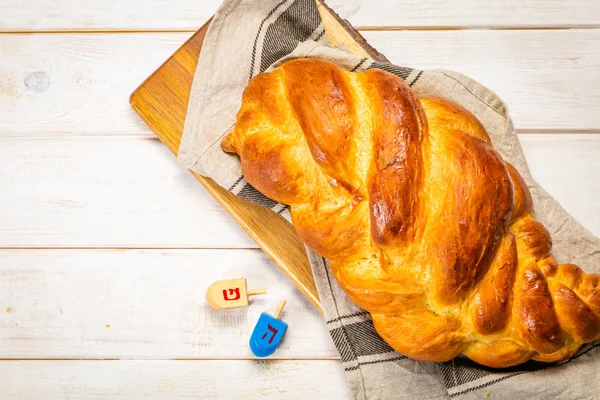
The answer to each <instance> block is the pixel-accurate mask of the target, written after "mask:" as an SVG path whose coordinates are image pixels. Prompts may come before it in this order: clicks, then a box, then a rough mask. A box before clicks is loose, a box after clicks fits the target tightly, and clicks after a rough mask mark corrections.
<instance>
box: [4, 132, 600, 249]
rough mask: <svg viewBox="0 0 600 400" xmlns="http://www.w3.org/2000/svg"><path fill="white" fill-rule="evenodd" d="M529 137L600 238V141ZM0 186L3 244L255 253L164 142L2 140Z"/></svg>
mask: <svg viewBox="0 0 600 400" xmlns="http://www.w3.org/2000/svg"><path fill="white" fill-rule="evenodd" d="M82 134H84V133H83V132H82ZM520 137H521V142H522V144H523V146H524V148H525V153H526V155H527V158H528V161H529V164H530V167H531V170H532V171H533V175H534V177H535V178H536V179H537V180H538V181H539V182H540V183H541V184H542V185H543V186H544V187H545V188H546V189H547V190H548V191H549V192H550V193H552V194H553V195H555V196H556V197H557V198H558V200H559V201H560V202H561V204H563V205H564V206H565V207H566V208H567V210H569V211H570V212H571V213H573V214H574V215H575V216H576V217H577V218H579V219H580V220H581V221H582V222H583V223H584V224H585V225H586V226H587V227H588V228H589V229H591V230H592V231H593V232H595V233H596V234H597V235H600V219H599V218H600V213H598V209H597V205H598V204H600V197H599V196H600V180H598V179H597V176H598V174H599V173H600V166H599V165H598V163H599V162H600V161H599V160H600V158H599V157H598V154H600V134H577V135H575V134H538V133H532V134H522V135H520ZM0 187H1V188H2V195H1V196H0V221H2V222H1V223H0V247H117V248H130V247H137V248H139V247H142V248H149V247H150V248H151V247H171V248H178V247H193V248H198V247H223V246H226V247H228V248H247V247H252V248H255V247H256V245H255V244H254V242H252V241H251V240H249V239H248V238H247V237H246V235H245V234H244V233H243V232H242V230H241V229H240V228H239V227H238V226H237V225H236V224H235V223H234V221H233V220H232V219H231V217H229V216H228V215H227V213H226V212H225V211H224V210H223V209H222V208H221V207H220V206H219V205H218V204H217V203H216V202H215V201H214V200H213V199H212V198H210V196H208V195H207V193H206V192H205V191H204V190H203V189H202V188H201V187H199V186H198V184H197V182H196V181H195V179H194V178H193V177H191V176H190V174H188V172H187V171H185V170H183V169H182V168H179V167H178V166H177V165H176V163H175V160H174V158H173V156H172V155H171V154H170V153H169V152H168V150H166V149H165V148H164V146H163V145H162V144H161V143H160V142H159V141H158V140H150V139H144V138H134V137H88V136H85V134H84V136H83V137H79V138H76V139H74V138H62V139H61V138H37V139H26V138H10V139H1V140H0Z"/></svg>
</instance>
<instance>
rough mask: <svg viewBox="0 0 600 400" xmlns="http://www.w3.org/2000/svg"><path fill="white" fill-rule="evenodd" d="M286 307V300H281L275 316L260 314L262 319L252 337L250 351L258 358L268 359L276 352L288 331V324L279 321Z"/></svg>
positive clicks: (259, 320)
mask: <svg viewBox="0 0 600 400" xmlns="http://www.w3.org/2000/svg"><path fill="white" fill-rule="evenodd" d="M283 306H285V300H281V302H280V303H279V305H278V306H277V310H275V314H273V315H269V314H267V313H262V314H260V318H259V319H258V322H257V323H256V326H255V327H254V331H252V336H250V349H251V350H252V352H253V353H254V355H255V356H256V357H266V356H269V355H271V354H273V353H274V352H275V349H277V346H279V342H281V339H282V338H283V334H284V333H285V330H286V329H287V324H286V323H285V322H283V321H282V320H280V319H279V315H280V314H281V311H282V310H283Z"/></svg>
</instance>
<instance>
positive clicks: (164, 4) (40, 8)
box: [0, 0, 600, 399]
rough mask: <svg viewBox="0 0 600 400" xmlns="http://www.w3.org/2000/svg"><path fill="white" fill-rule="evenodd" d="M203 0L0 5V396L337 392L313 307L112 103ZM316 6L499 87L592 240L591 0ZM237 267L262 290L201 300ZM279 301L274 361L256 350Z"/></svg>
mask: <svg viewBox="0 0 600 400" xmlns="http://www.w3.org/2000/svg"><path fill="white" fill-rule="evenodd" d="M219 3H220V0H201V1H197V0H196V1H191V0H168V1H167V0H145V1H141V0H107V1H103V2H93V1H75V0H44V1H43V2H42V1H38V0H4V1H2V2H0V358H3V359H9V360H10V361H6V360H5V361H0V387H1V388H2V389H1V391H0V397H1V398H19V399H39V398H45V399H88V398H102V399H117V398H126V399H129V398H142V397H143V398H151V399H172V398H215V397H221V398H255V397H266V398H286V399H287V398H316V397H325V398H335V399H337V398H349V397H350V393H349V392H348V388H347V385H346V383H345V379H344V375H343V370H342V368H341V365H340V363H339V361H337V360H333V359H335V358H337V355H336V352H335V349H334V348H333V345H332V343H331V340H330V338H329V336H328V334H327V331H326V328H325V325H324V322H323V320H322V317H321V316H319V315H318V314H317V312H316V311H315V310H314V309H313V308H312V306H311V305H310V304H309V303H308V302H307V301H306V300H305V299H304V298H303V297H302V295H301V294H299V293H298V291H297V290H296V289H295V288H294V287H293V285H292V284H291V283H289V282H288V281H287V279H286V278H285V277H284V276H283V274H282V273H280V272H279V270H278V269H277V268H276V267H274V266H273V265H272V263H271V262H270V261H269V260H268V259H267V258H266V257H265V256H264V255H263V254H262V253H261V252H260V251H259V250H256V245H255V244H254V243H253V242H252V241H251V240H249V239H248V238H247V237H246V235H245V234H244V233H243V232H242V231H241V229H240V228H238V227H237V226H236V225H235V223H234V222H232V221H231V219H230V217H229V216H228V215H227V214H226V213H225V212H224V211H223V210H221V209H220V207H219V206H218V204H216V202H215V201H214V200H212V198H210V196H208V195H207V194H206V193H205V192H204V190H203V189H202V188H201V187H200V186H199V185H198V183H197V182H196V181H195V180H194V179H193V178H192V177H191V176H190V175H189V174H188V173H187V172H186V171H182V170H181V169H180V168H178V167H177V166H176V164H175V160H174V158H173V156H172V155H171V154H170V153H169V152H168V150H167V149H166V148H164V146H163V145H162V144H160V143H159V142H158V140H156V139H151V138H152V133H151V132H150V130H149V129H148V128H147V127H146V126H145V125H144V124H143V123H142V122H141V121H140V120H139V119H138V118H137V116H136V115H135V114H134V113H133V111H131V109H130V108H129V105H128V96H129V94H130V93H131V92H132V91H133V90H134V89H135V87H137V86H138V85H139V84H140V83H141V82H142V81H143V80H144V79H145V78H146V77H147V76H148V75H149V74H150V73H151V72H152V71H153V70H155V69H156V68H157V67H158V66H159V65H160V64H161V63H162V62H163V61H164V59H166V58H167V57H168V56H169V55H170V54H171V53H172V52H173V51H174V50H175V49H176V48H177V47H179V46H180V45H181V44H182V43H183V42H184V41H185V40H186V39H187V38H188V37H189V36H190V34H191V32H192V31H194V30H196V29H197V28H198V27H199V26H200V25H202V24H203V23H204V22H205V21H206V20H207V19H208V18H209V17H210V16H211V15H212V14H213V12H214V10H216V8H217V7H218V4H219ZM328 3H329V4H330V5H331V6H333V7H334V8H335V9H336V10H337V11H338V12H339V13H340V15H342V16H343V17H345V18H348V19H349V20H350V21H351V22H352V23H353V24H354V25H355V26H359V27H363V28H365V30H364V31H363V34H364V36H365V37H366V38H367V39H368V41H369V42H370V43H371V44H373V45H374V46H375V47H377V48H378V49H379V50H380V51H382V52H383V53H384V54H386V55H387V56H388V57H389V58H390V59H391V60H392V61H394V62H396V63H400V64H407V65H410V66H413V67H418V68H447V69H454V70H456V71H458V72H462V73H465V74H468V75H470V76H472V77H474V78H476V79H477V80H479V81H480V82H482V83H483V84H485V85H487V86H488V87H490V88H491V89H493V90H494V91H496V92H497V93H498V94H499V95H500V96H502V98H503V99H504V100H505V101H506V102H507V104H508V106H509V108H510V110H511V114H512V116H513V118H514V120H515V124H516V126H517V129H519V131H520V132H522V133H525V134H521V135H520V138H521V141H522V144H523V147H524V149H525V153H526V156H527V158H528V161H529V164H530V168H531V170H532V173H533V175H534V178H536V179H537V181H538V182H539V183H540V184H542V186H544V187H545V188H546V190H548V191H549V192H550V193H551V194H552V195H554V196H555V197H556V198H557V200H558V201H559V202H561V204H563V206H565V208H566V209H567V210H568V211H569V212H571V213H572V214H573V215H574V216H575V217H576V218H578V219H579V220H580V221H581V222H582V223H583V224H584V225H585V226H586V227H587V228H589V229H590V230H591V231H592V232H594V233H595V234H597V235H600V213H599V212H598V204H600V179H598V178H597V177H598V174H599V173H600V157H598V155H599V154H600V113H598V111H599V109H600V100H599V99H600V72H599V71H600V53H598V51H597V49H598V48H599V45H600V29H599V28H600V2H598V1H596V0H569V1H563V0H531V1H527V2H523V1H520V0H497V1H492V2H490V1H485V2H484V1H480V0H458V1H451V0H437V1H434V2H427V1H418V0H381V1H377V2H373V1H367V0H329V1H328ZM404 28H407V29H409V30H402V29H404ZM454 28H461V29H463V28H476V29H475V30H472V29H467V30H464V29H463V30H453V29H454ZM504 28H510V29H508V30H505V29H504ZM512 28H561V29H550V30H547V29H533V30H532V29H512ZM563 28H564V29H563ZM575 28H576V29H575ZM47 31H53V32H55V33H43V32H47ZM88 31H110V32H111V33H110V34H109V33H103V32H97V33H93V34H90V33H84V32H88ZM171 31H186V32H179V33H178V32H171ZM2 32H4V33H2ZM6 32H12V33H6ZM15 32H22V33H15ZM30 32H37V33H35V34H29V33H30ZM40 32H41V33H40ZM548 132H552V133H551V134H550V133H548ZM238 276H245V277H247V278H248V281H249V284H250V285H251V286H254V285H255V284H256V285H258V284H259V283H261V285H260V286H263V285H264V286H267V288H268V289H269V294H268V295H267V296H263V297H256V298H255V299H253V301H254V303H253V304H252V305H251V307H250V308H248V309H238V310H228V311H224V312H223V311H222V312H218V313H217V312H215V311H213V310H211V309H209V308H208V307H206V306H205V305H204V303H203V296H204V289H205V288H206V286H207V285H208V284H209V283H210V282H212V281H213V280H217V279H223V278H230V277H238ZM280 297H283V298H286V299H287V300H288V305H287V306H286V309H285V311H284V314H283V316H284V319H285V320H286V321H287V322H288V323H289V324H290V329H289V330H288V332H287V333H286V337H285V339H284V341H283V343H282V346H281V348H280V349H279V351H278V352H277V353H275V354H274V356H273V357H276V358H281V359H287V358H289V359H293V360H290V361H268V362H263V361H258V362H257V361H255V360H252V358H253V356H252V355H251V354H250V353H249V352H248V349H247V346H246V341H247V340H248V336H249V333H250V331H251V328H252V327H253V324H254V320H255V319H256V318H257V317H258V313H260V312H261V311H268V310H269V309H270V308H274V306H275V304H276V303H277V301H278V300H279V298H280ZM112 358H114V359H117V358H118V359H121V360H100V359H112ZM31 359H34V360H31ZM171 359H185V361H172V360H171ZM232 382H235V384H232Z"/></svg>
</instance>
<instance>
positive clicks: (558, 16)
mask: <svg viewBox="0 0 600 400" xmlns="http://www.w3.org/2000/svg"><path fill="white" fill-rule="evenodd" d="M327 4H329V5H330V6H331V7H332V8H333V9H334V10H336V11H337V12H338V13H339V14H340V15H342V16H344V18H347V19H348V20H349V21H350V23H351V24H352V25H353V26H355V27H357V28H362V29H384V28H385V29H403V28H413V29H414V28H420V29H432V28H438V29H444V28H445V29H452V28H559V27H597V26H599V23H600V3H599V2H598V1H596V0H569V1H562V0H529V1H526V2H524V1H519V0H497V1H480V0H438V1H420V0H384V1H381V0H380V1H368V0H327Z"/></svg>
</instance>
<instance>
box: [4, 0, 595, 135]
mask: <svg viewBox="0 0 600 400" xmlns="http://www.w3.org/2000/svg"><path fill="white" fill-rule="evenodd" d="M599 4H600V3H599ZM364 35H365V37H366V38H367V40H368V41H369V42H370V43H371V44H372V45H373V46H375V47H376V48H378V49H379V50H380V51H382V52H383V53H384V54H386V55H387V56H388V58H390V59H391V60H392V61H394V62H396V63H398V64H407V65H409V66H413V67H417V68H427V69H433V68H445V69H452V70H455V71H457V72H461V73H464V74H467V75H469V76H472V77H473V78H475V79H477V80H479V81H480V82H481V83H483V84H484V85H486V86H488V87H489V88H490V89H492V90H494V91H496V92H497V93H498V94H499V95H500V96H501V97H502V98H503V99H504V100H505V102H506V103H507V104H508V106H509V108H510V110H511V115H512V117H513V120H514V122H515V126H516V127H517V129H519V130H520V131H523V130H525V131H536V130H547V131H556V130H558V131H568V132H572V131H573V130H583V131H587V130H595V129H598V128H599V127H600V113H598V112H597V110H598V108H600V74H598V72H597V71H598V70H600V52H598V51H597V49H598V43H600V29H598V30H596V29H578V30H512V31H510V30H508V31H507V30H492V31H490V30H485V31H469V30H464V31H380V32H364ZM189 36H190V34H189V33H170V34H167V33H160V34H158V33H142V34H130V33H129V34H36V35H21V34H16V35H0V136H29V137H31V136H36V137H37V136H48V135H50V136H53V137H55V136H61V135H107V134H111V135H140V134H144V135H149V136H150V135H152V133H151V132H150V130H149V129H148V128H147V127H145V126H144V124H143V123H142V122H141V121H140V119H139V118H138V117H137V116H136V115H135V114H134V113H133V112H132V110H131V108H130V107H129V104H128V96H129V94H130V93H131V92H132V91H133V90H134V89H135V88H136V87H137V86H138V85H139V84H140V83H141V82H142V81H143V80H144V79H145V78H146V77H147V76H148V75H149V74H150V73H151V72H152V71H153V70H154V69H156V68H157V67H158V66H159V65H160V64H161V63H162V62H163V61H164V59H165V58H167V57H168V56H169V55H170V54H171V53H172V52H173V51H175V50H176V49H177V48H178V47H179V46H180V45H181V44H182V43H183V42H184V41H185V40H186V39H187V38H188V37H189ZM108 99H110V100H108Z"/></svg>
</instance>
